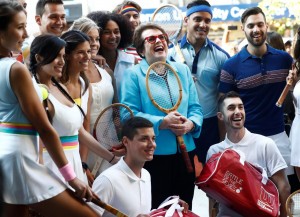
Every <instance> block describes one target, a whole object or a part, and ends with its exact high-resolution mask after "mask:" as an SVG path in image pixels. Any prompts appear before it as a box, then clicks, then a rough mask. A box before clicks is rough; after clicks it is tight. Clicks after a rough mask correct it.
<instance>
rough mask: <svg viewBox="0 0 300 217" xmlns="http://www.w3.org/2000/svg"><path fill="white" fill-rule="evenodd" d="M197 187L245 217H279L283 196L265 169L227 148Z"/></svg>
mask: <svg viewBox="0 0 300 217" xmlns="http://www.w3.org/2000/svg"><path fill="white" fill-rule="evenodd" d="M195 184H196V185H197V186H198V188H200V189H201V190H203V191H204V192H206V193H207V194H208V195H209V196H211V197H212V198H214V199H216V200H217V201H218V202H220V203H222V204H224V205H226V206H227V207H229V208H230V209H232V210H234V211H236V212H237V213H239V214H241V215H243V216H249V217H254V216H255V217H277V216H278V215H279V207H280V204H279V193H278V190H277V188H276V186H275V184H274V183H273V182H272V181H271V180H269V179H268V177H267V173H266V171H265V170H264V169H262V168H259V167H257V166H254V165H252V164H250V163H248V162H247V161H245V156H244V154H243V153H242V152H237V151H235V150H232V149H226V150H224V151H223V152H220V153H217V154H214V155H212V157H211V158H210V159H209V160H208V161H207V163H206V164H205V166H204V168H203V170H202V172H201V174H200V176H199V177H197V179H196V182H195Z"/></svg>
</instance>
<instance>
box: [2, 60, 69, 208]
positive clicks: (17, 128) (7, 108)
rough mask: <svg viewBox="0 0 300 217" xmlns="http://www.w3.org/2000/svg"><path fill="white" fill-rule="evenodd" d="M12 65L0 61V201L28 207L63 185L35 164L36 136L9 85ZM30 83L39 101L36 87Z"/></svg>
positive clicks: (42, 167) (53, 193)
mask: <svg viewBox="0 0 300 217" xmlns="http://www.w3.org/2000/svg"><path fill="white" fill-rule="evenodd" d="M15 62H16V60H14V59H11V58H2V59H0V72H1V76H0V87H1V91H0V202H5V203H9V204H32V203H37V202H40V201H43V200H46V199H50V198H52V197H54V196H56V195H58V194H59V193H61V192H63V191H64V190H65V189H66V186H65V185H64V184H63V182H61V180H60V179H59V178H58V177H57V176H56V175H55V174H54V173H53V172H52V171H50V170H49V169H48V168H47V167H45V166H44V165H41V164H39V163H38V160H39V159H38V149H39V145H38V144H39V143H38V142H39V136H38V134H37V131H36V130H35V129H34V128H33V126H32V125H31V124H30V123H29V121H28V119H27V118H26V117H25V115H24V113H23V111H22V109H21V107H20V104H19V101H18V99H17V97H16V95H15V94H14V92H13V90H12V88H11V84H10V79H9V77H10V76H9V75H10V69H11V66H12V65H13V64H14V63H15ZM33 84H34V86H35V89H36V90H37V93H38V94H39V97H40V99H42V97H41V93H40V89H39V87H38V85H37V84H36V83H35V82H33Z"/></svg>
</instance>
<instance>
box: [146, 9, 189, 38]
mask: <svg viewBox="0 0 300 217" xmlns="http://www.w3.org/2000/svg"><path fill="white" fill-rule="evenodd" d="M151 21H152V22H153V23H155V24H157V25H159V26H161V27H162V28H163V29H164V30H165V31H166V33H167V35H168V37H169V39H170V40H171V41H172V43H174V41H176V40H177V37H178V36H179V35H180V33H181V29H182V25H183V16H182V13H181V11H180V10H179V9H178V8H177V7H176V6H175V5H172V4H165V5H162V6H161V7H159V8H157V9H156V10H155V11H154V13H153V15H152V18H151Z"/></svg>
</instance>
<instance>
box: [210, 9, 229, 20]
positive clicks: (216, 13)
mask: <svg viewBox="0 0 300 217" xmlns="http://www.w3.org/2000/svg"><path fill="white" fill-rule="evenodd" d="M228 14H229V10H222V9H220V8H214V9H213V18H219V19H221V20H226V19H227V18H228Z"/></svg>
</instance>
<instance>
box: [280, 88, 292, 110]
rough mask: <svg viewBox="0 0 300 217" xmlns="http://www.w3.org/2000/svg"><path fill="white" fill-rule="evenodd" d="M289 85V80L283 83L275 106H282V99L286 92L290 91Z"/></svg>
mask: <svg viewBox="0 0 300 217" xmlns="http://www.w3.org/2000/svg"><path fill="white" fill-rule="evenodd" d="M291 86H292V84H291V83H289V82H288V83H287V84H286V85H285V87H284V89H283V91H282V93H281V95H280V97H279V99H278V100H277V102H276V106H277V107H281V106H282V104H283V102H284V100H285V98H286V96H287V94H288V92H289V91H290V88H291Z"/></svg>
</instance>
